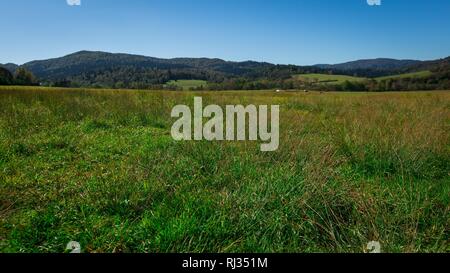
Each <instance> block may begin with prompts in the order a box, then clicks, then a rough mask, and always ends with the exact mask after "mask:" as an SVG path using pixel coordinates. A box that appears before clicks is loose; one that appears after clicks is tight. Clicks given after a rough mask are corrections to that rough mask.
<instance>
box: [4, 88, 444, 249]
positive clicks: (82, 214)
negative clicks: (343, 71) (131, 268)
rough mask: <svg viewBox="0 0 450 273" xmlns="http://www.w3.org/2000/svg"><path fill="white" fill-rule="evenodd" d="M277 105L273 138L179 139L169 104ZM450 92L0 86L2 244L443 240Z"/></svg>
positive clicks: (297, 245)
mask: <svg viewBox="0 0 450 273" xmlns="http://www.w3.org/2000/svg"><path fill="white" fill-rule="evenodd" d="M194 96H202V97H203V102H204V104H205V105H206V104H218V105H221V106H224V105H227V104H243V105H248V104H256V105H265V104H269V105H270V104H278V105H280V108H281V112H280V126H281V128H280V148H279V149H278V151H276V152H270V153H264V152H260V146H259V143H257V142H245V141H243V142H207V141H200V142H195V141H188V142H176V141H174V140H172V137H171V135H170V130H171V126H172V124H173V122H174V121H175V119H172V118H171V117H170V112H171V109H172V107H173V106H175V105H177V104H186V105H190V106H191V107H192V105H193V101H194V99H193V98H194ZM449 136H450V92H446V91H442V92H406V93H323V94H322V93H320V92H317V93H316V92H310V93H303V92H299V93H296V92H284V93H275V92H256V91H255V92H252V91H243V92H233V91H230V92H197V93H194V92H164V91H131V90H88V89H56V88H55V89H51V88H39V87H0V252H26V253H29V252H44V253H47V252H51V253H60V252H64V251H65V247H66V244H67V243H68V242H69V241H78V242H80V244H81V247H82V251H83V252H86V253H92V252H133V253H134V252H146V253H166V252H170V253H171V252H183V253H185V252H200V253H203V252H221V253H234V252H252V253H253V252H255V253H260V252H263V253H266V252H295V253H297V252H300V253H303V252H344V253H347V252H358V253H359V252H364V251H365V250H366V246H367V243H368V242H369V241H379V242H380V243H381V247H382V251H383V252H447V251H450V249H449V226H450V217H449V215H450V205H449V204H450V203H449V198H450V178H449V174H450V138H449Z"/></svg>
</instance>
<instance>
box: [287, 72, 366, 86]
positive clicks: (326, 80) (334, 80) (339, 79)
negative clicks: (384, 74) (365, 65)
mask: <svg viewBox="0 0 450 273" xmlns="http://www.w3.org/2000/svg"><path fill="white" fill-rule="evenodd" d="M294 79H296V80H299V81H303V82H310V83H317V84H341V83H344V82H345V81H350V82H359V81H363V80H365V79H366V78H360V77H352V76H346V75H328V74H300V75H296V76H294Z"/></svg>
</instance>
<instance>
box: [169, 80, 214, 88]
mask: <svg viewBox="0 0 450 273" xmlns="http://www.w3.org/2000/svg"><path fill="white" fill-rule="evenodd" d="M166 85H175V86H178V87H181V88H183V90H189V89H191V88H197V87H201V86H206V85H207V82H206V81H201V80H178V81H170V82H168V83H167V84H166Z"/></svg>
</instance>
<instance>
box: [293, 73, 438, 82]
mask: <svg viewBox="0 0 450 273" xmlns="http://www.w3.org/2000/svg"><path fill="white" fill-rule="evenodd" d="M431 75H432V72H431V71H420V72H413V73H405V74H399V75H392V76H385V77H378V78H375V80H377V81H382V80H389V79H399V78H400V79H401V78H422V77H428V76H431ZM294 78H295V79H297V80H300V81H303V82H310V83H316V84H342V83H344V82H345V81H349V82H360V81H364V80H368V78H363V77H352V76H347V75H328V74H300V75H296V76H294Z"/></svg>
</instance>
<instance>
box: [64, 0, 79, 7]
mask: <svg viewBox="0 0 450 273" xmlns="http://www.w3.org/2000/svg"><path fill="white" fill-rule="evenodd" d="M66 1H67V5H69V6H81V0H66Z"/></svg>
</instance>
